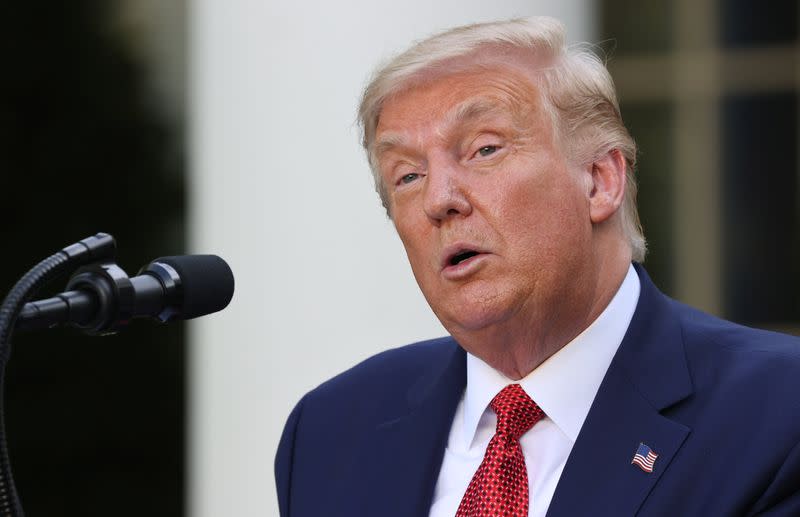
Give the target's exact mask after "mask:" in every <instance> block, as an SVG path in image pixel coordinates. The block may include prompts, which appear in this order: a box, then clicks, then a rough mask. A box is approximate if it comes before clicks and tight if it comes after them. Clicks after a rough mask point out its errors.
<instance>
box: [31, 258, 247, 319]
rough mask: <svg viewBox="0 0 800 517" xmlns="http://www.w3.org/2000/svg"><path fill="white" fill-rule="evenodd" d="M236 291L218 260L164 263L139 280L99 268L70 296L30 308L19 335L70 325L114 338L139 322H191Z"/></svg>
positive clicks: (86, 272) (78, 280)
mask: <svg viewBox="0 0 800 517" xmlns="http://www.w3.org/2000/svg"><path fill="white" fill-rule="evenodd" d="M233 289H234V280H233V272H232V271H231V268H230V267H229V266H228V264H227V263H226V262H225V261H224V260H222V259H221V258H220V257H218V256H216V255H182V256H173V257H161V258H158V259H156V260H154V261H153V262H151V263H150V264H148V265H146V266H145V267H143V268H142V269H141V270H140V271H139V274H138V276H135V277H133V278H129V277H128V275H127V274H126V273H125V271H123V270H122V268H120V267H119V266H117V265H116V264H114V263H113V262H104V263H98V264H93V265H90V266H87V267H84V268H81V269H79V270H78V271H76V273H75V274H74V275H73V276H72V277H71V278H70V280H69V282H68V283H67V291H66V292H63V293H61V294H58V295H56V296H54V297H53V298H48V299H46V300H39V301H35V302H30V303H26V304H25V306H24V307H23V308H22V311H21V312H20V314H19V317H18V318H17V321H16V329H17V330H22V331H25V330H33V329H39V328H46V327H52V326H56V325H62V324H68V325H72V326H74V327H77V328H79V329H81V330H83V331H84V332H86V333H89V334H110V333H114V332H116V331H117V330H119V329H120V328H122V327H124V326H125V325H126V324H128V323H129V322H130V320H132V319H133V318H142V317H150V318H155V319H157V320H159V321H161V322H162V323H166V322H168V321H174V320H188V319H192V318H196V317H198V316H204V315H206V314H211V313H214V312H217V311H221V310H222V309H224V308H225V307H227V305H228V303H229V302H230V301H231V298H232V297H233Z"/></svg>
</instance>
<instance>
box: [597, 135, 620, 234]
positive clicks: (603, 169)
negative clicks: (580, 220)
mask: <svg viewBox="0 0 800 517" xmlns="http://www.w3.org/2000/svg"><path fill="white" fill-rule="evenodd" d="M591 168H592V170H591V178H592V182H591V191H590V192H589V215H590V216H591V220H592V223H594V224H598V223H602V222H603V221H605V220H606V219H608V218H609V217H611V216H612V215H614V214H615V213H616V212H617V210H619V207H620V206H621V205H622V200H623V198H624V197H625V174H626V170H627V163H626V162H625V157H624V156H622V153H621V152H620V151H619V149H612V150H610V151H608V152H607V153H605V154H604V155H602V156H600V157H599V158H597V159H596V160H595V161H594V162H592V163H591Z"/></svg>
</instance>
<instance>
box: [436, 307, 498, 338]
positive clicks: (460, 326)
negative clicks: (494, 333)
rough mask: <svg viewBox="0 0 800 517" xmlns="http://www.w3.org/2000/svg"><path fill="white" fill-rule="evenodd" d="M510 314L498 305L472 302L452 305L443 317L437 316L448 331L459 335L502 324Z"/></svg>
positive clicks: (442, 314) (444, 312)
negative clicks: (460, 332) (459, 333)
mask: <svg viewBox="0 0 800 517" xmlns="http://www.w3.org/2000/svg"><path fill="white" fill-rule="evenodd" d="M434 312H436V311H434ZM509 312H510V311H508V310H502V309H501V308H500V307H497V304H496V303H492V302H487V301H478V300H471V301H470V302H467V303H460V304H451V305H450V306H448V307H447V308H446V310H445V311H443V313H441V315H439V313H437V315H439V320H440V321H441V322H442V325H444V327H445V328H446V329H447V330H448V331H450V332H451V333H458V332H459V331H462V332H474V331H479V330H482V329H485V328H487V327H490V326H492V325H495V324H497V323H500V322H502V321H504V320H505V319H507V318H508V316H509Z"/></svg>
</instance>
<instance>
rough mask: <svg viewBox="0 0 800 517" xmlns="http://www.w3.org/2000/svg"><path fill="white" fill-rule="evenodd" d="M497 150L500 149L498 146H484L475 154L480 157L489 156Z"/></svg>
mask: <svg viewBox="0 0 800 517" xmlns="http://www.w3.org/2000/svg"><path fill="white" fill-rule="evenodd" d="M498 149H500V146H497V145H484V146H483V147H481V148H480V149H478V152H477V153H476V154H479V155H481V156H489V155H490V154H494V153H495V152H497V150H498Z"/></svg>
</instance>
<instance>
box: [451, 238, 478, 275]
mask: <svg viewBox="0 0 800 517" xmlns="http://www.w3.org/2000/svg"><path fill="white" fill-rule="evenodd" d="M484 253H486V251H485V250H483V249H481V248H479V247H478V246H474V245H471V244H464V243H458V244H454V245H451V246H448V247H447V248H446V249H445V252H444V254H443V259H442V269H443V270H444V269H453V268H457V267H458V266H459V265H462V266H463V265H466V264H465V263H466V262H469V260H470V259H472V258H474V257H476V256H478V255H482V254H484Z"/></svg>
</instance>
